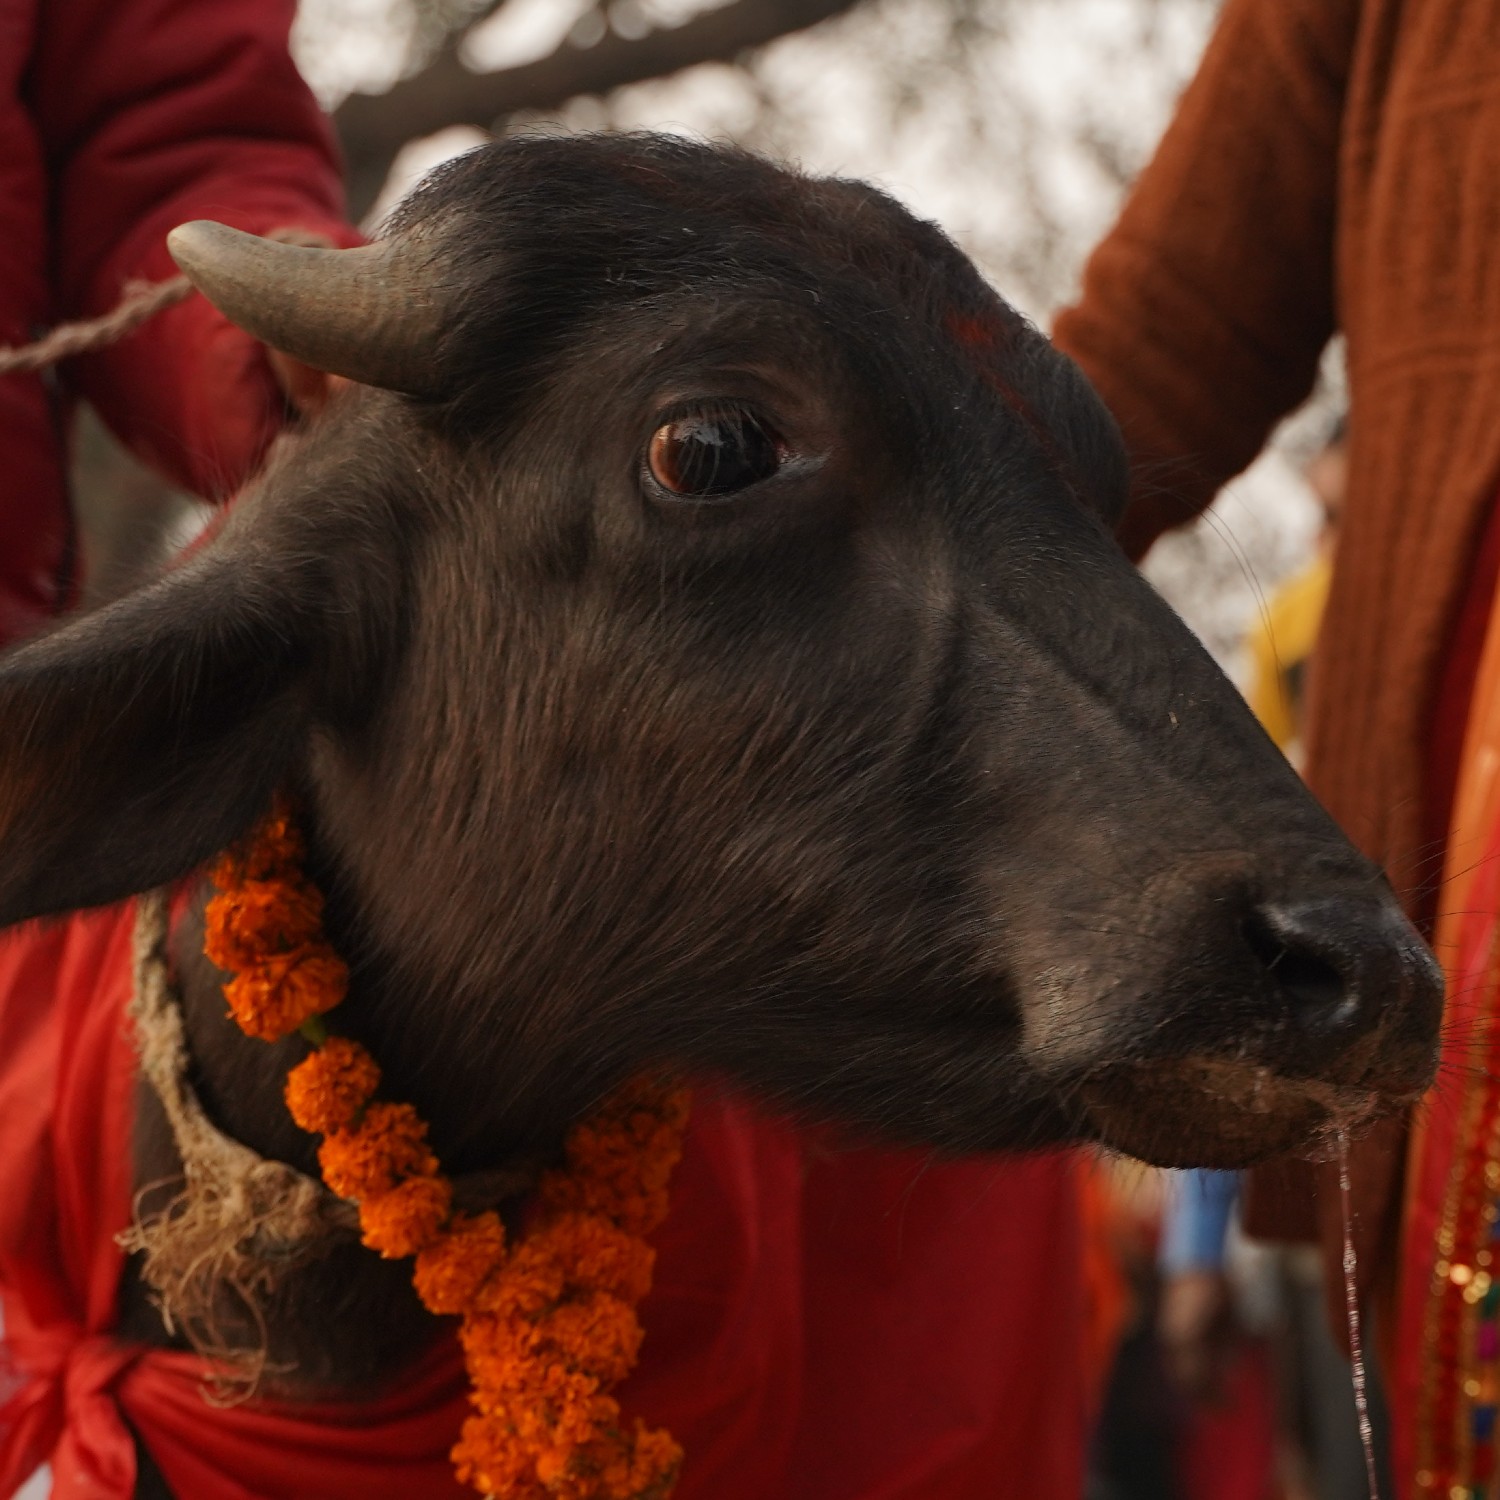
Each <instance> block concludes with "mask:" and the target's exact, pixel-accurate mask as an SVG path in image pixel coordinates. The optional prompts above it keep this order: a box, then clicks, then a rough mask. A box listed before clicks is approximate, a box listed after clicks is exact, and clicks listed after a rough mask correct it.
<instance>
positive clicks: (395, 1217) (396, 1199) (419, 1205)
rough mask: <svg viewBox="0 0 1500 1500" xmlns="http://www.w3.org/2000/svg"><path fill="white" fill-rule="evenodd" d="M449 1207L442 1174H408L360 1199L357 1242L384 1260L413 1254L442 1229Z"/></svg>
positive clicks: (448, 1188)
mask: <svg viewBox="0 0 1500 1500" xmlns="http://www.w3.org/2000/svg"><path fill="white" fill-rule="evenodd" d="M452 1207H453V1184H452V1183H451V1182H449V1181H448V1179H447V1178H446V1177H408V1178H407V1179H406V1181H405V1182H402V1183H398V1184H397V1185H396V1186H395V1187H393V1188H392V1189H391V1190H390V1192H388V1193H377V1194H376V1195H375V1196H374V1197H373V1198H363V1199H361V1200H360V1205H359V1227H360V1241H361V1243H362V1244H364V1245H365V1247H366V1248H367V1249H370V1250H375V1251H378V1252H379V1253H380V1255H381V1257H382V1258H383V1259H385V1260H401V1259H403V1258H404V1257H406V1256H408V1255H415V1254H416V1253H417V1251H419V1250H421V1249H422V1248H423V1247H424V1246H427V1245H430V1244H431V1243H432V1242H433V1240H435V1239H436V1238H437V1236H438V1235H439V1234H440V1233H441V1232H442V1228H443V1222H444V1220H446V1219H447V1217H448V1214H449V1212H450V1211H451V1209H452Z"/></svg>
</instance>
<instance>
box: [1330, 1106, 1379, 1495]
mask: <svg viewBox="0 0 1500 1500" xmlns="http://www.w3.org/2000/svg"><path fill="white" fill-rule="evenodd" d="M1349 1198H1350V1193H1349V1137H1348V1136H1347V1135H1346V1134H1345V1133H1344V1132H1343V1131H1342V1130H1341V1131H1339V1206H1340V1207H1341V1208H1342V1210H1343V1215H1344V1312H1345V1314H1346V1315H1347V1316H1348V1319H1349V1362H1350V1368H1351V1369H1352V1371H1353V1375H1354V1410H1355V1412H1356V1413H1357V1415H1358V1417H1359V1441H1360V1443H1361V1445H1362V1446H1363V1448H1364V1451H1365V1478H1366V1480H1367V1482H1368V1484H1369V1487H1370V1500H1380V1482H1379V1480H1378V1479H1377V1478H1376V1475H1375V1432H1374V1429H1373V1428H1372V1427H1371V1425H1370V1391H1369V1384H1368V1382H1367V1381H1366V1379H1365V1350H1364V1341H1363V1339H1361V1337H1360V1328H1359V1289H1358V1286H1357V1283H1356V1278H1355V1272H1356V1270H1357V1269H1358V1262H1357V1260H1356V1259H1355V1255H1354V1215H1353V1213H1352V1211H1351V1209H1350V1207H1349Z"/></svg>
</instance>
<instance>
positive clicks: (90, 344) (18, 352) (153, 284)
mask: <svg viewBox="0 0 1500 1500" xmlns="http://www.w3.org/2000/svg"><path fill="white" fill-rule="evenodd" d="M192 291H193V284H192V282H191V281H189V280H188V279H187V277H186V276H173V277H172V278H171V279H170V280H168V281H127V282H126V283H125V295H124V296H123V297H122V298H121V299H120V301H119V302H118V303H117V304H116V305H115V306H114V307H113V308H112V309H111V310H110V311H109V312H107V313H105V314H104V315H103V316H102V317H98V318H83V319H80V320H79V321H78V322H76V323H59V324H58V325H57V327H56V328H54V329H53V330H52V332H51V333H49V334H47V335H46V336H45V337H43V338H39V339H38V340H37V341H36V342H35V343H34V344H18V345H15V346H9V347H0V375H16V374H20V373H23V372H29V371H32V370H45V369H46V368H47V367H48V366H49V365H55V364H57V363H58V362H59V361H60V360H64V359H72V358H73V357H74V356H75V355H79V354H92V353H94V352H95V351H96V350H98V349H105V348H107V347H108V346H109V345H110V344H117V343H119V341H120V340H121V339H123V338H124V337H125V336H126V335H127V334H131V333H134V332H135V330H136V329H137V328H139V327H140V326H141V324H142V323H147V322H149V321H150V320H151V319H152V318H154V317H155V316H156V315H157V313H160V312H165V311H166V310H167V308H169V307H175V306H176V305H177V304H178V303H179V302H184V301H186V300H187V298H188V297H189V296H191V295H192Z"/></svg>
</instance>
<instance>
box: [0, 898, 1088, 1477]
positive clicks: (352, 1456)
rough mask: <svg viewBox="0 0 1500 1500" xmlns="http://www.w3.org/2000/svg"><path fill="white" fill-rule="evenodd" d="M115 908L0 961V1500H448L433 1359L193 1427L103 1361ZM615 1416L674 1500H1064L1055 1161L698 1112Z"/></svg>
mask: <svg viewBox="0 0 1500 1500" xmlns="http://www.w3.org/2000/svg"><path fill="white" fill-rule="evenodd" d="M133 920H134V912H133V906H129V905H127V906H124V907H116V908H110V909H108V910H105V911H102V912H96V913H91V914H87V915H81V916H77V917H74V918H71V919H69V920H68V921H66V922H63V923H60V924H58V925H55V926H52V927H49V928H45V929H37V928H32V929H26V930H23V931H20V932H13V933H9V934H5V935H4V936H3V937H0V1297H3V1307H4V1319H5V1324H4V1338H5V1344H4V1354H5V1360H6V1366H5V1372H4V1376H3V1383H0V1495H9V1494H11V1493H13V1492H14V1490H15V1489H16V1488H17V1487H18V1486H19V1485H20V1484H22V1483H23V1482H24V1481H25V1480H26V1478H27V1477H28V1476H29V1475H30V1474H31V1473H32V1472H33V1470H34V1469H35V1468H36V1467H37V1466H38V1465H39V1464H41V1463H45V1462H50V1463H51V1464H52V1467H53V1474H54V1491H53V1493H54V1497H55V1500H128V1497H130V1496H131V1495H132V1494H133V1490H134V1484H135V1477H136V1458H135V1443H134V1438H133V1436H132V1433H134V1434H137V1435H139V1437H140V1439H141V1441H142V1442H143V1443H144V1444H145V1446H146V1447H147V1449H148V1450H149V1451H150V1453H151V1455H152V1457H153V1458H154V1460H155V1462H156V1463H157V1465H158V1466H159V1468H160V1469H161V1471H162V1474H163V1476H164V1477H165V1479H166V1481H167V1483H168V1485H169V1486H170V1487H171V1488H172V1490H173V1492H174V1493H175V1494H177V1495H179V1496H182V1497H184V1500H186V1497H191V1500H457V1497H460V1496H463V1495H466V1494H468V1493H469V1492H468V1491H466V1490H464V1489H462V1488H461V1487H460V1486H459V1485H458V1483H457V1482H456V1480H455V1479H454V1478H453V1475H452V1471H451V1468H450V1466H449V1463H448V1456H447V1455H448V1449H449V1448H450V1447H451V1445H452V1443H453V1441H454V1439H455V1438H456V1436H457V1433H458V1428H459V1424H460V1422H461V1420H462V1417H463V1414H464V1410H465V1402H464V1391H465V1381H464V1375H463V1370H462V1366H461V1363H460V1360H459V1357H458V1351H457V1346H456V1342H455V1341H454V1340H453V1339H452V1338H451V1337H446V1336H445V1337H444V1338H442V1339H440V1340H439V1342H438V1343H437V1345H436V1347H435V1348H434V1349H432V1350H431V1351H429V1353H428V1354H427V1355H426V1356H425V1357H424V1358H423V1359H422V1360H420V1361H419V1362H418V1364H417V1366H416V1368H414V1369H413V1370H409V1371H406V1372H403V1375H402V1377H401V1379H400V1380H399V1381H398V1382H396V1383H395V1384H394V1386H393V1388H392V1390H391V1391H390V1392H389V1393H387V1394H386V1395H385V1396H383V1397H381V1398H380V1399H378V1400H374V1401H367V1402H360V1403H352V1402H346V1403H340V1402H325V1403H318V1404H288V1403H283V1402H274V1401H265V1400H255V1401H251V1402H246V1403H243V1404H240V1405H237V1406H230V1407H221V1406H212V1405H210V1404H208V1403H207V1402H206V1401H205V1399H204V1373H205V1371H204V1366H203V1364H202V1363H201V1361H199V1360H198V1359H196V1358H195V1357H192V1356H189V1355H186V1354H181V1353H175V1352H168V1351H163V1350H160V1349H152V1348H143V1347H141V1346H136V1345H128V1344H125V1343H123V1342H121V1341H120V1340H119V1339H117V1338H116V1337H115V1336H114V1333H113V1329H114V1327H115V1323H116V1318H117V1295H118V1286H119V1280H120V1273H121V1269H122V1263H123V1262H122V1254H121V1251H120V1250H119V1248H118V1246H117V1245H116V1243H115V1239H114V1236H115V1235H116V1233H117V1232H118V1231H119V1230H121V1229H122V1228H124V1227H125V1225H126V1223H127V1222H128V1218H129V1211H130V1166H129V1149H128V1142H129V1140H130V1131H131V1125H132V1116H133V1107H134V1088H135V1056H134V1047H133V1043H132V1040H131V1037H130V1034H129V1023H128V1020H127V1016H126V1007H127V1005H128V1001H129V992H130V983H131V979H130V972H131V970H130V948H131V930H132V925H133ZM655 1239H656V1243H657V1247H658V1263H657V1277H656V1286H655V1289H654V1290H653V1292H652V1294H651V1296H650V1297H649V1298H648V1300H647V1302H646V1303H645V1305H644V1307H643V1309H642V1318H643V1322H644V1325H645V1330H646V1342H645V1348H644V1351H643V1353H642V1357H641V1362H640V1365H639V1367H638V1369H637V1370H636V1372H635V1374H634V1375H633V1376H632V1377H631V1379H630V1380H629V1381H628V1382H627V1383H626V1384H625V1385H624V1386H622V1387H621V1392H620V1395H621V1400H622V1403H623V1404H624V1406H625V1408H626V1410H627V1412H629V1413H636V1414H639V1415H640V1416H642V1417H644V1418H645V1419H646V1420H647V1421H648V1422H650V1423H651V1424H652V1425H660V1426H665V1427H668V1428H669V1429H670V1430H671V1431H672V1432H673V1433H674V1435H675V1436H676V1437H677V1438H678V1439H679V1441H681V1442H682V1443H683V1445H684V1447H685V1449H686V1451H687V1460H686V1467H685V1470H684V1473H683V1477H682V1481H681V1483H680V1484H679V1486H678V1490H677V1496H678V1500H768V1497H772V1496H774V1497H776V1500H980V1497H984V1500H988V1497H991V1496H994V1495H997V1494H1017V1495H1020V1494H1026V1495H1039V1496H1046V1497H1047V1500H1067V1497H1069V1496H1076V1495H1077V1494H1078V1493H1079V1491H1080V1490H1081V1487H1082V1456H1083V1452H1084V1449H1085V1437H1086V1422H1087V1417H1088V1411H1087V1407H1088V1385H1087V1381H1086V1379H1085V1368H1084V1365H1085V1338H1086V1333H1087V1328H1086V1313H1087V1310H1086V1307H1085V1299H1084V1296H1083V1293H1082V1286H1081V1270H1080V1248H1079V1236H1078V1198H1077V1182H1076V1176H1075V1164H1074V1163H1073V1162H1072V1161H1071V1160H1070V1159H1069V1158H1067V1157H1065V1156H1054V1157H1042V1158H1034V1159H1029V1160H1025V1161H1016V1162H1009V1163H996V1162H966V1163H953V1164H934V1163H933V1162H932V1161H930V1159H929V1158H928V1156H927V1155H926V1154H925V1153H922V1154H918V1153H902V1152H889V1151H877V1150H847V1149H841V1148H840V1147H839V1146H838V1145H837V1144H836V1143H835V1142H834V1141H833V1140H832V1139H831V1138H826V1137H824V1136H822V1135H820V1134H818V1133H815V1132H808V1131H802V1130H797V1129H793V1128H792V1127H790V1126H787V1125H785V1124H782V1123H780V1122H778V1121H775V1120H772V1119H768V1118H766V1117H765V1116H764V1115H763V1114H761V1113H760V1112H758V1111H756V1110H754V1109H752V1108H751V1107H750V1106H748V1105H746V1104H745V1103H743V1102H742V1101H739V1100H737V1099H735V1098H734V1097H733V1096H731V1095H729V1094H727V1093H721V1092H716V1091H715V1090H713V1089H712V1088H710V1087H700V1088H699V1089H697V1090H696V1092H695V1103H694V1115H693V1122H692V1125H691V1127H690V1130H689V1134H688V1141H687V1147H686V1152H685V1156H684V1159H683V1162H682V1165H681V1166H680V1168H679V1169H678V1173H677V1177H676V1179H675V1181H674V1187H673V1207H672V1212H671V1214H670V1215H669V1217H668V1219H667V1222H666V1223H665V1224H664V1225H663V1227H662V1229H661V1230H660V1231H659V1232H658V1234H657V1236H656V1237H655Z"/></svg>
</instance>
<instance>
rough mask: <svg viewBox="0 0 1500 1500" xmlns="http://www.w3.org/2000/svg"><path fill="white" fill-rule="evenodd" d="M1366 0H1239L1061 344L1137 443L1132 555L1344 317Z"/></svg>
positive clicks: (1254, 430) (1232, 458)
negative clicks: (1344, 156) (1337, 240)
mask: <svg viewBox="0 0 1500 1500" xmlns="http://www.w3.org/2000/svg"><path fill="white" fill-rule="evenodd" d="M1358 19H1359V0H1229V3H1228V5H1227V6H1226V8H1225V11H1224V14H1223V16H1222V17H1221V19H1220V22H1219V25H1218V28H1217V30H1216V31H1215V34H1214V36H1213V39H1212V41H1211V42H1210V45H1209V47H1208V50H1207V53H1206V54H1205V57H1204V59H1203V63H1202V65H1201V67H1200V69H1199V72H1198V75H1197V77H1196V78H1195V79H1194V80H1193V82H1192V84H1191V85H1190V86H1189V88H1188V90H1187V92H1186V93H1185V95H1184V96H1183V99H1182V102H1181V105H1180V107H1179V109H1178V112H1177V116H1176V119H1175V120H1174V121H1173V123H1172V125H1171V127H1170V129H1169V130H1168V131H1167V134H1166V136H1165V138H1164V139H1163V141H1162V143H1161V146H1160V148H1159V149H1158V151H1157V153H1156V156H1155V159H1154V160H1153V161H1152V162H1151V164H1150V165H1149V166H1148V167H1147V168H1146V170H1145V172H1144V173H1143V174H1142V175H1141V177H1140V179H1139V181H1138V183H1137V184H1136V186H1135V189H1134V191H1133V192H1132V194H1131V196H1130V199H1129V201H1128V202H1127V204H1126V206H1125V209H1124V212H1123V213H1122V214H1121V217H1120V220H1119V222H1118V223H1117V224H1116V226H1115V228H1114V229H1113V230H1112V231H1111V232H1110V234H1109V235H1108V237H1107V238H1106V239H1105V240H1104V241H1103V243H1102V244H1101V245H1100V246H1099V247H1098V249H1097V250H1096V251H1095V252H1094V254H1093V256H1092V258H1091V259H1090V261H1089V263H1088V266H1087V268H1086V271H1085V273H1084V281H1083V290H1082V295H1081V297H1080V300H1079V302H1078V303H1077V305H1076V306H1074V307H1071V308H1069V309H1068V310H1066V311H1065V312H1064V313H1063V314H1062V315H1061V316H1060V317H1059V318H1058V320H1057V326H1056V330H1055V338H1056V340H1057V342H1058V344H1059V345H1060V346H1061V347H1062V348H1063V349H1065V350H1066V351H1067V352H1068V353H1069V354H1071V355H1072V356H1073V358H1074V359H1076V360H1077V361H1078V363H1079V364H1080V365H1082V367H1083V369H1084V370H1085V372H1086V373H1087V374H1088V376H1089V377H1090V379H1091V380H1092V381H1093V382H1094V384H1095V385H1096V386H1097V388H1098V389H1099V392H1100V394H1101V395H1102V396H1103V397H1104V399H1105V401H1106V402H1107V404H1108V405H1109V407H1110V408H1111V410H1112V411H1113V412H1114V414H1115V416H1116V418H1117V420H1118V421H1119V423H1120V425H1121V428H1122V429H1123V431H1124V434H1125V439H1126V443H1127V445H1128V447H1129V448H1130V451H1131V457H1132V460H1133V469H1134V474H1135V479H1134V484H1133V487H1132V494H1131V504H1130V507H1129V509H1128V511H1127V513H1126V516H1125V519H1124V521H1123V523H1122V525H1121V528H1120V537H1121V541H1122V542H1123V543H1124V545H1125V546H1126V548H1127V550H1129V551H1130V552H1131V554H1132V555H1133V556H1140V555H1141V554H1142V553H1144V552H1145V551H1146V549H1147V548H1148V547H1149V546H1150V545H1151V543H1152V542H1153V541H1155V539H1156V538H1157V536H1159V535H1160V534H1161V532H1163V531H1165V530H1167V529H1168V528H1170V527H1172V526H1176V525H1180V524H1182V523H1183V522H1185V521H1188V520H1190V519H1191V518H1192V517H1193V516H1195V515H1197V514H1198V512H1199V511H1201V510H1202V509H1203V508H1204V507H1205V506H1206V505H1207V504H1208V502H1209V501H1210V500H1211V499H1212V498H1213V495H1214V493H1215V492H1216V491H1217V489H1218V488H1219V487H1220V486H1221V485H1222V484H1223V483H1224V481H1225V480H1226V479H1228V478H1230V477H1231V476H1232V475H1234V474H1236V473H1238V472H1239V471H1240V470H1241V469H1242V468H1244V467H1245V466H1246V465H1247V464H1248V463H1249V462H1250V460H1251V459H1252V458H1253V457H1254V456H1255V454H1256V453H1257V451H1258V450H1259V449H1260V447H1261V445H1262V444H1263V443H1264V441H1265V439H1266V436H1267V434H1268V433H1269V431H1270V429H1271V427H1272V426H1273V425H1274V424H1275V422H1276V421H1277V420H1278V419H1279V418H1280V417H1282V416H1283V415H1284V414H1285V413H1287V412H1288V411H1290V410H1291V409H1292V408H1293V407H1295V406H1296V405H1297V404H1298V403H1299V402H1300V401H1301V400H1302V399H1303V398H1304V397H1305V396H1306V395H1307V393H1308V391H1309V390H1310V389H1311V386H1312V382H1313V379H1314V377H1315V375H1316V372H1317V363H1318V358H1319V355H1320V353H1321V351H1322V349H1323V347H1324V345H1325V344H1326V343H1327V341H1328V338H1329V336H1330V334H1331V333H1332V331H1333V328H1334V297H1333V284H1334V265H1333V260H1334V245H1333V239H1334V224H1335V212H1336V188H1337V182H1338V166H1339V141H1340V132H1341V122H1342V115H1343V108H1344V98H1345V93H1346V88H1347V84H1348V77H1349V64H1350V57H1351V53H1352V51H1353V46H1354V39H1355V32H1356V26H1357V22H1358Z"/></svg>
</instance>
